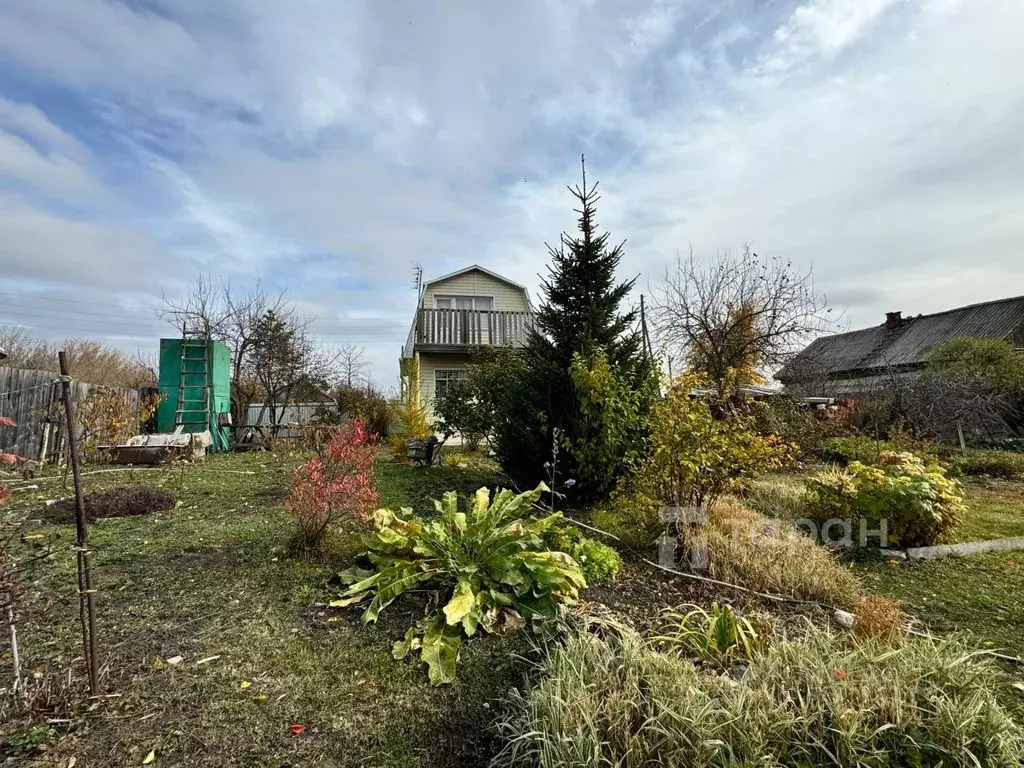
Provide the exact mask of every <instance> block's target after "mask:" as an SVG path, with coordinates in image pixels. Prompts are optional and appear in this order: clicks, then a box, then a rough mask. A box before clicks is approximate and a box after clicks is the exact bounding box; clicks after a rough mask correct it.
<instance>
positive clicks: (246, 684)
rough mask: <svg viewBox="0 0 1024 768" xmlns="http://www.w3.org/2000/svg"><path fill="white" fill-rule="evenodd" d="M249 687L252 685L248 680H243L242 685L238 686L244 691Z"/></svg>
mask: <svg viewBox="0 0 1024 768" xmlns="http://www.w3.org/2000/svg"><path fill="white" fill-rule="evenodd" d="M250 685H252V683H250V682H249V681H248V680H243V681H242V684H241V685H240V686H238V687H239V688H241V689H242V690H243V691H244V690H245V689H246V688H248V687H249V686H250Z"/></svg>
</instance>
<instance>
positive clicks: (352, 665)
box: [0, 453, 524, 766]
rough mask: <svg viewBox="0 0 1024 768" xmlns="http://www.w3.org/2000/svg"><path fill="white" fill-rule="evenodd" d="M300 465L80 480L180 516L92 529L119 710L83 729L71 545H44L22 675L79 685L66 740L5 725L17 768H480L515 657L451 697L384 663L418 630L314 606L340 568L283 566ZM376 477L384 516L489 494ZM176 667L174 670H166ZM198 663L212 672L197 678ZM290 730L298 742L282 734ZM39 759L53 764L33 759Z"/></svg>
mask: <svg viewBox="0 0 1024 768" xmlns="http://www.w3.org/2000/svg"><path fill="white" fill-rule="evenodd" d="M293 464H294V462H293V461H292V460H289V458H288V457H281V456H276V455H269V454H259V453H253V454H248V455H246V454H236V455H227V456H216V457H211V458H210V459H208V460H207V461H206V462H204V463H202V464H199V465H194V466H190V467H186V468H184V469H174V470H169V471H166V472H144V473H138V474H137V475H135V476H132V475H129V474H127V473H125V474H120V473H118V474H104V475H95V476H90V477H87V478H86V482H87V487H88V488H99V487H109V486H110V485H113V484H118V483H124V482H126V481H135V482H145V483H150V484H154V485H161V486H164V487H166V488H168V489H170V490H173V491H175V492H177V493H178V495H179V498H180V501H181V503H180V504H179V506H178V507H177V508H176V509H174V510H171V511H168V512H161V513H157V514H154V515H151V516H145V517H134V518H118V519H111V520H103V521H99V522H97V523H95V524H93V525H92V526H91V534H92V540H93V545H94V546H95V548H96V549H97V550H98V551H97V554H96V559H95V566H94V573H95V579H96V582H97V584H98V587H99V590H100V591H99V595H98V597H97V605H98V611H99V637H100V651H101V656H102V659H103V662H104V665H105V670H104V679H103V688H104V691H105V692H106V693H110V694H117V696H116V698H110V699H106V700H104V702H103V703H102V704H101V705H100V706H99V707H97V708H96V709H95V710H94V711H92V712H86V711H85V708H84V706H82V705H83V701H84V679H83V677H84V675H83V671H82V669H81V661H80V646H81V636H80V634H79V628H78V624H77V596H76V588H75V587H76V582H75V576H74V558H73V553H72V552H71V551H70V549H69V544H70V543H71V541H72V540H73V530H72V528H70V527H68V526H62V527H57V528H53V527H49V526H41V527H39V528H38V529H37V532H40V533H47V534H49V533H52V532H55V533H57V534H59V536H60V540H59V547H60V550H59V552H58V553H57V554H56V555H54V556H53V557H51V558H50V559H49V560H47V561H45V563H44V564H43V565H42V567H41V568H40V570H39V572H38V573H37V574H35V575H34V580H33V581H32V583H30V584H27V585H25V586H24V587H23V591H22V606H23V619H22V622H21V627H20V637H21V650H22V659H23V666H25V667H26V668H28V669H30V670H33V671H39V672H41V673H42V674H43V679H44V680H50V679H52V680H54V681H56V680H58V679H60V677H61V676H64V678H66V675H67V672H66V670H67V669H68V668H71V669H72V670H73V679H72V688H73V690H72V691H69V692H66V695H63V696H60V695H58V696H55V699H57V705H58V707H57V709H55V710H54V711H51V712H50V713H49V714H50V716H51V717H57V718H59V719H69V720H70V721H71V722H68V723H58V724H56V725H54V726H53V727H52V728H50V729H48V730H47V729H46V728H45V722H44V717H42V716H37V717H36V718H35V719H32V720H30V719H28V718H24V717H22V718H17V719H11V720H8V722H6V723H5V724H3V725H0V739H4V740H6V742H7V746H6V747H5V748H6V750H7V753H8V754H12V753H13V752H15V751H18V752H19V753H18V754H17V759H19V760H20V761H21V762H22V763H23V764H26V765H61V766H64V765H66V764H67V762H68V760H69V759H70V758H71V757H75V758H77V764H78V765H79V766H108V765H110V766H113V765H139V764H141V762H142V760H143V758H144V757H145V756H146V755H147V754H148V752H149V751H150V750H156V755H157V758H156V762H155V765H157V766H169V765H188V766H205V765H209V766H285V765H292V766H298V765H338V766H350V765H351V766H364V765H366V766H369V765H372V766H461V765H480V764H482V763H486V756H487V755H489V754H491V753H492V751H493V747H494V744H493V739H494V736H493V734H492V732H491V731H490V730H489V729H488V724H489V722H490V720H491V718H492V716H493V712H494V708H493V707H492V705H491V703H492V702H493V701H494V700H496V699H500V698H503V697H504V696H505V695H506V693H507V691H508V689H509V688H510V687H511V686H512V685H515V684H517V683H519V681H520V675H521V670H520V662H519V661H518V657H517V655H516V653H515V652H517V651H521V650H523V648H522V644H523V642H524V639H523V638H522V637H513V638H505V639H502V638H490V637H489V638H486V639H483V640H480V641H474V642H472V643H467V644H466V646H465V648H464V652H463V658H462V661H461V662H460V675H459V677H460V679H459V682H458V684H456V685H455V686H453V687H448V688H432V687H431V686H430V685H429V684H428V682H427V678H426V673H425V671H424V669H423V668H421V667H418V666H417V665H415V664H412V663H409V662H396V661H395V660H393V659H392V657H391V643H392V642H393V641H394V640H395V639H396V638H397V637H398V636H399V635H400V634H401V633H402V631H403V630H404V624H403V623H402V622H404V621H411V620H414V619H415V616H412V615H408V616H403V615H402V613H401V610H396V611H395V619H394V623H393V624H391V625H385V626H383V627H380V628H375V627H369V628H367V627H363V626H361V625H360V624H359V622H358V611H333V610H330V609H327V608H326V607H325V606H324V605H323V604H324V603H325V602H326V601H328V600H329V599H331V598H333V597H335V596H336V595H337V594H338V592H340V589H341V588H340V585H338V584H336V583H333V582H332V577H333V576H334V574H335V573H336V572H337V571H338V570H340V569H341V567H343V566H344V565H346V563H344V562H337V563H332V564H330V565H324V564H317V563H309V562H302V561H297V560H294V559H290V558H289V557H288V556H287V554H286V543H287V539H288V534H289V523H290V521H289V517H288V514H287V512H286V511H285V510H284V509H283V508H282V507H281V501H282V499H283V498H284V494H285V491H286V488H287V484H288V478H289V475H290V471H291V468H292V466H293ZM377 472H378V477H379V486H380V490H381V493H382V496H383V501H384V503H386V504H388V505H391V506H413V507H414V508H416V509H417V510H423V508H424V507H425V506H428V498H427V497H429V496H430V495H432V494H436V495H440V493H441V492H442V491H444V490H450V489H458V490H460V491H465V490H467V489H475V488H477V487H479V486H480V485H482V484H485V483H487V482H488V481H489V480H490V481H493V478H492V477H489V476H487V475H484V474H482V473H472V472H464V471H462V470H458V469H441V470H438V469H425V470H419V469H412V468H409V467H407V466H403V465H399V464H389V463H387V462H386V461H382V462H381V463H380V464H379V465H378V468H377ZM229 473H240V474H229ZM241 473H252V474H241ZM41 485H42V491H41V492H39V493H36V494H32V495H31V496H30V495H26V494H24V493H23V494H21V495H20V496H19V499H18V501H17V502H16V504H17V506H19V507H26V508H32V506H33V505H36V506H38V505H39V504H40V501H41V499H42V498H52V497H54V496H59V495H63V493H65V492H63V491H58V487H59V483H57V482H53V481H51V482H49V483H45V482H44V483H42V484H41ZM54 598H59V602H57V603H56V605H53V606H52V608H50V609H49V610H44V606H46V605H48V604H49V603H51V602H52V600H53V599H54ZM396 608H397V606H396ZM175 656H181V657H183V661H181V662H180V663H179V664H177V665H171V664H169V663H168V661H167V660H168V659H170V658H173V657H175ZM208 657H217V658H215V659H213V660H211V661H209V662H206V663H204V664H199V663H198V662H199V661H200V660H202V659H205V658H208ZM10 664H11V662H10V658H9V656H6V657H5V658H4V659H3V660H2V661H0V676H4V677H5V678H6V679H9V675H10V671H11V667H10ZM55 685H56V683H55ZM41 723H42V724H43V725H42V726H41V725H40V724H41ZM293 724H301V725H303V726H304V728H305V731H304V733H302V734H301V735H294V734H292V733H291V730H290V727H291V726H292V725H293ZM36 742H42V743H43V745H44V746H45V748H46V751H45V752H43V753H40V752H38V750H37V749H35V748H32V749H29V748H27V745H30V744H35V743H36ZM0 754H3V748H0Z"/></svg>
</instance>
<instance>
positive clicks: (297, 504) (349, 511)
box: [284, 419, 378, 555]
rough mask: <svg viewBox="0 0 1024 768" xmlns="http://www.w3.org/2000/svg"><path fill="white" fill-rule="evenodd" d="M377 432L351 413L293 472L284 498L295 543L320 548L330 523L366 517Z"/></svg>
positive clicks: (372, 495) (373, 492)
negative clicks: (293, 523) (349, 418)
mask: <svg viewBox="0 0 1024 768" xmlns="http://www.w3.org/2000/svg"><path fill="white" fill-rule="evenodd" d="M377 450H378V446H377V438H376V435H373V434H372V433H370V432H369V431H368V430H367V428H366V425H365V424H364V423H363V422H362V421H359V420H358V419H353V420H351V421H349V422H348V423H347V424H345V425H344V426H341V427H337V428H335V429H332V430H330V432H329V433H328V435H327V439H326V440H325V441H324V442H323V443H322V444H321V445H320V446H319V447H318V449H317V455H316V456H314V457H312V458H311V459H309V460H308V461H307V462H306V463H305V464H303V465H302V466H301V467H298V468H297V469H296V470H295V472H294V474H293V475H292V487H291V492H290V493H289V494H288V498H287V499H286V500H285V502H284V506H285V508H286V509H288V510H290V511H291V513H292V520H294V521H295V523H296V525H297V526H298V531H297V537H296V538H297V541H296V544H297V545H298V548H299V549H301V550H303V551H305V552H307V553H310V554H317V555H319V554H322V552H323V544H324V540H325V538H326V537H327V534H328V533H329V532H330V528H331V525H332V524H341V525H342V526H344V525H347V524H351V523H365V522H366V521H367V520H369V519H370V516H371V514H372V513H373V511H374V509H376V508H377V502H378V496H377V487H376V485H375V484H374V481H373V461H374V459H376V458H377Z"/></svg>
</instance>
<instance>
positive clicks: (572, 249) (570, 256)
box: [495, 158, 651, 490]
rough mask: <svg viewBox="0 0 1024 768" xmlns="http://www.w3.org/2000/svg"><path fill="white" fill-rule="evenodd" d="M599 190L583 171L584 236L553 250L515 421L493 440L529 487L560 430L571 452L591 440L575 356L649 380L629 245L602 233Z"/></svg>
mask: <svg viewBox="0 0 1024 768" xmlns="http://www.w3.org/2000/svg"><path fill="white" fill-rule="evenodd" d="M581 160H582V158H581ZM597 186H598V185H597V184H596V183H595V184H594V185H593V186H587V177H586V166H585V164H584V166H583V183H582V185H574V186H570V187H569V188H568V189H569V192H570V193H572V195H573V197H574V198H575V199H576V200H577V202H578V203H579V207H578V208H575V209H574V210H575V211H576V213H577V215H578V217H579V224H578V228H579V232H578V233H577V234H572V235H570V234H569V233H563V234H562V235H561V237H560V240H559V246H558V248H554V247H552V246H550V245H549V246H548V252H549V253H550V255H551V263H550V264H549V266H548V276H547V279H545V280H543V281H542V283H541V294H542V302H541V306H540V308H539V310H538V311H537V313H536V315H535V317H534V326H533V328H532V329H531V331H530V335H529V338H528V341H527V345H526V355H525V360H526V371H525V374H524V377H523V380H522V382H521V387H517V389H518V392H517V393H516V396H515V397H514V398H510V401H509V402H508V408H509V409H510V411H511V410H514V411H515V413H510V414H509V418H507V419H506V422H505V423H506V425H507V428H506V429H503V430H500V432H499V434H497V436H496V440H495V449H496V451H497V453H498V456H499V458H500V459H501V462H502V466H503V467H504V468H505V471H506V472H508V473H509V474H510V475H511V476H512V477H513V478H514V479H516V480H518V481H521V482H523V483H532V482H534V481H535V480H538V479H541V478H542V477H543V476H544V469H543V465H544V463H545V462H546V461H547V460H549V459H550V457H551V451H552V441H553V438H554V435H555V430H556V429H557V430H558V431H559V432H558V434H560V435H561V438H562V440H563V441H566V442H568V443H569V444H573V443H574V442H575V440H577V439H579V438H582V437H585V436H586V433H587V427H588V425H587V423H586V420H585V419H584V417H583V415H582V412H581V410H580V405H579V400H578V398H577V395H576V391H575V387H574V386H573V382H572V377H571V375H570V372H569V366H570V365H571V364H572V360H573V355H574V354H575V353H577V352H579V353H580V354H581V355H584V356H590V355H592V354H594V353H596V352H603V353H604V354H605V355H607V357H608V360H609V362H610V363H611V364H612V365H613V366H614V367H615V368H616V369H617V370H618V371H619V372H620V373H621V374H623V375H626V376H627V377H628V378H629V380H630V381H632V382H635V383H636V385H637V386H640V385H641V383H642V381H643V380H644V377H647V376H650V374H651V368H650V366H649V365H648V363H647V361H646V360H645V359H644V355H643V346H642V343H641V338H640V334H639V331H638V330H637V329H636V328H635V326H636V312H635V311H634V310H626V311H622V309H621V304H622V302H623V301H624V300H625V299H626V298H627V297H628V295H629V292H630V290H631V289H632V287H633V283H634V281H635V280H628V281H626V282H621V283H620V282H616V279H615V269H616V267H617V266H618V264H619V262H620V261H621V260H622V256H623V245H624V243H620V244H618V245H616V246H614V247H612V246H610V245H609V238H610V235H609V233H607V232H602V233H598V231H597V222H596V204H597V202H598V200H599V199H600V197H599V196H598V194H597ZM561 447H562V450H561V452H560V458H559V470H560V474H561V475H562V476H563V477H565V476H568V475H571V474H573V471H574V466H573V463H572V459H571V456H570V455H569V454H568V453H567V452H566V451H565V450H564V448H565V446H564V445H563V446H561ZM581 490H582V489H581Z"/></svg>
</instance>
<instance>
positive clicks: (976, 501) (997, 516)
mask: <svg viewBox="0 0 1024 768" xmlns="http://www.w3.org/2000/svg"><path fill="white" fill-rule="evenodd" d="M961 483H962V484H963V488H964V498H965V501H966V504H967V511H966V512H965V513H964V516H963V522H962V523H961V524H960V525H959V526H958V527H957V529H956V533H955V539H956V541H983V540H985V539H1007V538H1011V537H1017V536H1024V481H1020V480H997V479H994V478H974V477H972V478H963V479H962V480H961Z"/></svg>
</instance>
